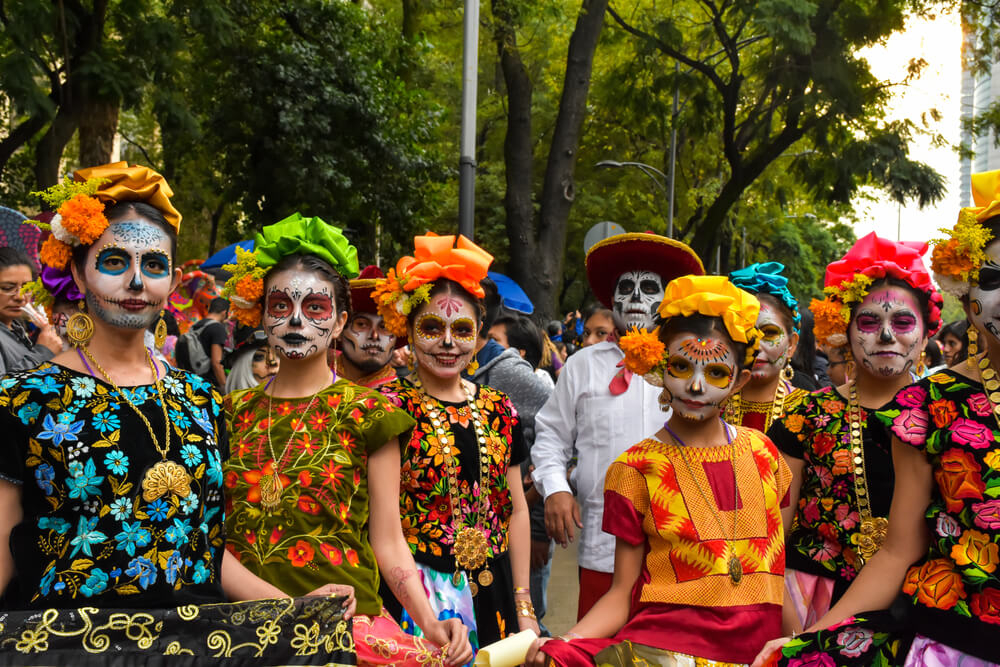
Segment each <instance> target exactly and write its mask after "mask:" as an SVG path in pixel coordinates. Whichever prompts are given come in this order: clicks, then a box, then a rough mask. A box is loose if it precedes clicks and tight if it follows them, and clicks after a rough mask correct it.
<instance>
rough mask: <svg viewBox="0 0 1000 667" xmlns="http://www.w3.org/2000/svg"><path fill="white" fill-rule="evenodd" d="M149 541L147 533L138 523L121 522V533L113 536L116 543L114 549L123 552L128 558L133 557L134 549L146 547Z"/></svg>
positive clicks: (149, 536)
mask: <svg viewBox="0 0 1000 667" xmlns="http://www.w3.org/2000/svg"><path fill="white" fill-rule="evenodd" d="M150 539H151V535H150V534H149V531H148V530H146V529H145V528H143V527H142V524H141V523H139V522H138V521H136V522H134V523H129V522H127V521H123V522H122V532H120V533H118V534H117V535H115V540H116V541H117V542H118V546H117V547H116V548H117V549H118V551H124V552H125V553H127V554H128V555H129V556H134V555H135V550H136V548H138V547H144V546H146V545H148V544H149V540H150ZM133 562H134V561H133Z"/></svg>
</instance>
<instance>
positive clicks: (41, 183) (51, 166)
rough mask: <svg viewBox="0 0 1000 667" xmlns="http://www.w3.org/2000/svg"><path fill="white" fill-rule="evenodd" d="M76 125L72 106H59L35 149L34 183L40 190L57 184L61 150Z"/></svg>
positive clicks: (71, 136)
mask: <svg viewBox="0 0 1000 667" xmlns="http://www.w3.org/2000/svg"><path fill="white" fill-rule="evenodd" d="M77 125H78V121H77V116H76V113H75V112H74V106H73V105H72V104H63V105H62V106H60V107H59V111H58V113H56V117H55V119H53V121H52V123H51V124H50V125H49V129H47V130H46V131H45V134H44V135H43V136H42V139H41V141H39V142H38V146H37V147H36V148H35V182H36V183H37V185H38V188H39V189H40V190H44V189H45V188H48V187H51V186H53V185H55V184H56V183H58V182H59V165H60V163H61V161H62V154H63V149H64V148H66V144H67V143H68V142H69V140H70V139H72V138H73V133H74V132H76V128H77Z"/></svg>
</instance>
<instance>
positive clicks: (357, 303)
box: [350, 264, 385, 313]
mask: <svg viewBox="0 0 1000 667" xmlns="http://www.w3.org/2000/svg"><path fill="white" fill-rule="evenodd" d="M380 278H385V274H384V273H382V269H380V268H378V267H377V266H375V265H374V264H369V265H368V266H366V267H365V268H363V269H362V270H361V273H360V274H358V277H357V278H354V279H353V280H351V281H350V284H351V310H353V311H354V312H356V313H377V312H378V306H376V305H375V300H374V299H373V298H372V292H373V291H374V290H375V281H376V280H379V279H380Z"/></svg>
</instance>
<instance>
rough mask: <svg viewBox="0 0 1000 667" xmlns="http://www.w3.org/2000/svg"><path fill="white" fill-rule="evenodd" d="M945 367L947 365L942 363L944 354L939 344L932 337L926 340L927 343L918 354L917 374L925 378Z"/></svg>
mask: <svg viewBox="0 0 1000 667" xmlns="http://www.w3.org/2000/svg"><path fill="white" fill-rule="evenodd" d="M945 368H947V366H945V364H944V354H942V352H941V346H940V345H938V342H937V341H936V340H934V339H933V338H932V339H931V340H929V341H927V345H925V346H924V351H923V353H922V354H921V355H920V362H919V363H918V364H917V376H918V377H922V378H925V377H927V376H928V375H934V373H937V372H938V371H940V370H943V369H945Z"/></svg>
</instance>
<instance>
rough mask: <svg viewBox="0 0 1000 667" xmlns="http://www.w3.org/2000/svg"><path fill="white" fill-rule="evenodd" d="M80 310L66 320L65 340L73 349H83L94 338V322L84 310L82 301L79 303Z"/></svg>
mask: <svg viewBox="0 0 1000 667" xmlns="http://www.w3.org/2000/svg"><path fill="white" fill-rule="evenodd" d="M79 307H80V310H78V311H77V312H75V313H73V314H72V315H70V316H69V319H68V320H66V338H68V339H69V342H70V345H72V346H73V347H83V346H84V345H86V344H87V343H89V342H90V339H91V338H93V337H94V320H92V319H90V315H88V314H87V312H86V311H85V310H84V305H83V301H80V303H79Z"/></svg>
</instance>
